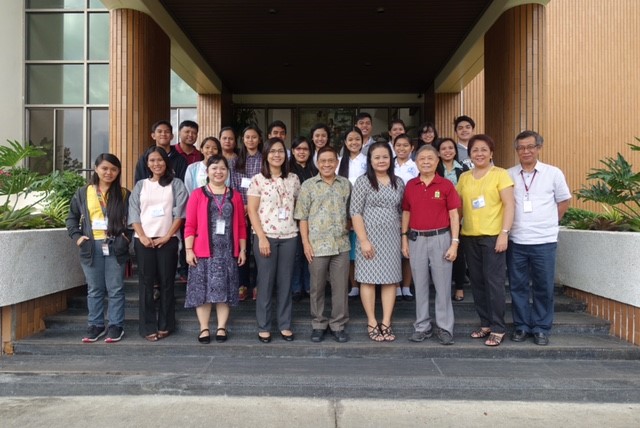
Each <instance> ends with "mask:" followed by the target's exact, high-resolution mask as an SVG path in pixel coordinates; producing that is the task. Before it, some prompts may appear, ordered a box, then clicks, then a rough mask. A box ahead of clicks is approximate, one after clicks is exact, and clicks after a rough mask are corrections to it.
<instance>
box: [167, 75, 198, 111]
mask: <svg viewBox="0 0 640 428" xmlns="http://www.w3.org/2000/svg"><path fill="white" fill-rule="evenodd" d="M197 104H198V93H197V92H196V91H194V90H193V89H191V86H189V85H187V83H186V82H185V81H184V80H182V79H181V78H180V76H178V75H177V74H176V73H175V72H174V71H173V70H171V105H172V106H174V107H187V106H195V105H197Z"/></svg>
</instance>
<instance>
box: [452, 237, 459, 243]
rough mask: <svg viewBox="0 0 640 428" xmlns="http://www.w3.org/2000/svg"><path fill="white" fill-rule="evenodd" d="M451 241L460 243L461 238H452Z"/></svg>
mask: <svg viewBox="0 0 640 428" xmlns="http://www.w3.org/2000/svg"><path fill="white" fill-rule="evenodd" d="M451 242H455V243H456V244H459V243H460V240H459V239H458V238H453V239H451Z"/></svg>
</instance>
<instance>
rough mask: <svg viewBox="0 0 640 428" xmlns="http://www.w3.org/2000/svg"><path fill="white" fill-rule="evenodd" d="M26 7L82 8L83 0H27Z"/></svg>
mask: <svg viewBox="0 0 640 428" xmlns="http://www.w3.org/2000/svg"><path fill="white" fill-rule="evenodd" d="M27 9H84V0H27Z"/></svg>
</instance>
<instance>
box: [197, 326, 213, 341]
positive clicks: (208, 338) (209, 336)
mask: <svg viewBox="0 0 640 428" xmlns="http://www.w3.org/2000/svg"><path fill="white" fill-rule="evenodd" d="M205 331H206V332H207V333H209V329H208V328H205V329H204V330H202V331H201V332H200V334H199V335H198V342H200V343H204V344H207V343H210V342H211V334H207V335H206V336H203V335H202V333H204V332H205Z"/></svg>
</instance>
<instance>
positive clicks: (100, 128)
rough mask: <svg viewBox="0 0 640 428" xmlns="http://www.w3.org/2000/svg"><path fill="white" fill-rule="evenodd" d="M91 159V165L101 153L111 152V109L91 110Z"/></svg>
mask: <svg viewBox="0 0 640 428" xmlns="http://www.w3.org/2000/svg"><path fill="white" fill-rule="evenodd" d="M89 147H90V149H89V160H90V162H91V164H90V165H93V162H94V161H95V159H96V158H97V157H98V155H99V154H101V153H109V110H107V109H91V110H90V111H89Z"/></svg>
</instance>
